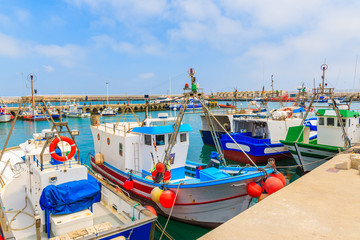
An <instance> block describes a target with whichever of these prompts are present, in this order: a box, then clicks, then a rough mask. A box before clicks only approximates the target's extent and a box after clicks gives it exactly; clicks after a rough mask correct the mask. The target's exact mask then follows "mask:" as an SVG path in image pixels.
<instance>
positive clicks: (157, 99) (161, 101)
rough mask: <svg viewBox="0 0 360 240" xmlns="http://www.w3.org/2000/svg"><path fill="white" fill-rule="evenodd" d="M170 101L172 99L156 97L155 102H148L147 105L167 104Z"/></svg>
mask: <svg viewBox="0 0 360 240" xmlns="http://www.w3.org/2000/svg"><path fill="white" fill-rule="evenodd" d="M172 101H173V99H172V98H169V97H168V96H160V97H157V98H156V99H155V100H152V101H150V102H149V103H169V102H172Z"/></svg>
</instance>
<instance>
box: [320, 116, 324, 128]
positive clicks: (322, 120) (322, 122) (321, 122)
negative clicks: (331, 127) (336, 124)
mask: <svg viewBox="0 0 360 240" xmlns="http://www.w3.org/2000/svg"><path fill="white" fill-rule="evenodd" d="M319 125H322V126H324V118H322V117H321V118H319Z"/></svg>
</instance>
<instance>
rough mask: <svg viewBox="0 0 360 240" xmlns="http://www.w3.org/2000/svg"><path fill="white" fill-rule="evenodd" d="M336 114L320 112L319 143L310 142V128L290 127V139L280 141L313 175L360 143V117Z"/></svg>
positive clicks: (354, 113) (342, 112) (318, 123)
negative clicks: (328, 162) (340, 153)
mask: <svg viewBox="0 0 360 240" xmlns="http://www.w3.org/2000/svg"><path fill="white" fill-rule="evenodd" d="M336 110H337V111H338V114H337V113H336ZM336 110H334V109H319V110H318V111H317V113H316V116H317V138H316V139H313V140H310V139H309V137H310V128H309V127H306V126H295V127H290V128H289V131H288V133H287V136H286V139H285V140H281V141H280V142H281V143H282V144H284V145H285V146H286V147H287V148H288V149H289V151H290V152H291V154H292V155H293V157H294V158H295V160H296V161H297V163H298V164H299V165H301V166H302V168H303V170H304V172H308V171H311V170H312V169H314V168H316V167H318V166H319V165H321V164H323V163H324V162H325V161H327V160H328V159H330V158H332V157H333V156H334V155H336V154H337V153H339V152H342V151H344V150H346V149H348V148H349V147H351V144H353V143H356V142H359V141H360V124H359V123H360V122H359V119H360V118H359V113H358V112H355V111H351V110H346V109H339V110H338V109H336ZM338 115H339V116H341V121H339V120H338V119H339V118H338V117H337V116H338Z"/></svg>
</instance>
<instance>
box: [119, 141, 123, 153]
mask: <svg viewBox="0 0 360 240" xmlns="http://www.w3.org/2000/svg"><path fill="white" fill-rule="evenodd" d="M119 154H120V156H122V155H123V145H122V143H119Z"/></svg>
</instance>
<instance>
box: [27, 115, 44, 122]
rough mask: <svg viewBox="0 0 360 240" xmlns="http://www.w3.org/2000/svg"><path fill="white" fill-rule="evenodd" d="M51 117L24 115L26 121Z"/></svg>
mask: <svg viewBox="0 0 360 240" xmlns="http://www.w3.org/2000/svg"><path fill="white" fill-rule="evenodd" d="M47 119H49V117H48V116H46V117H45V116H24V117H23V120H25V121H46V120H47Z"/></svg>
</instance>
